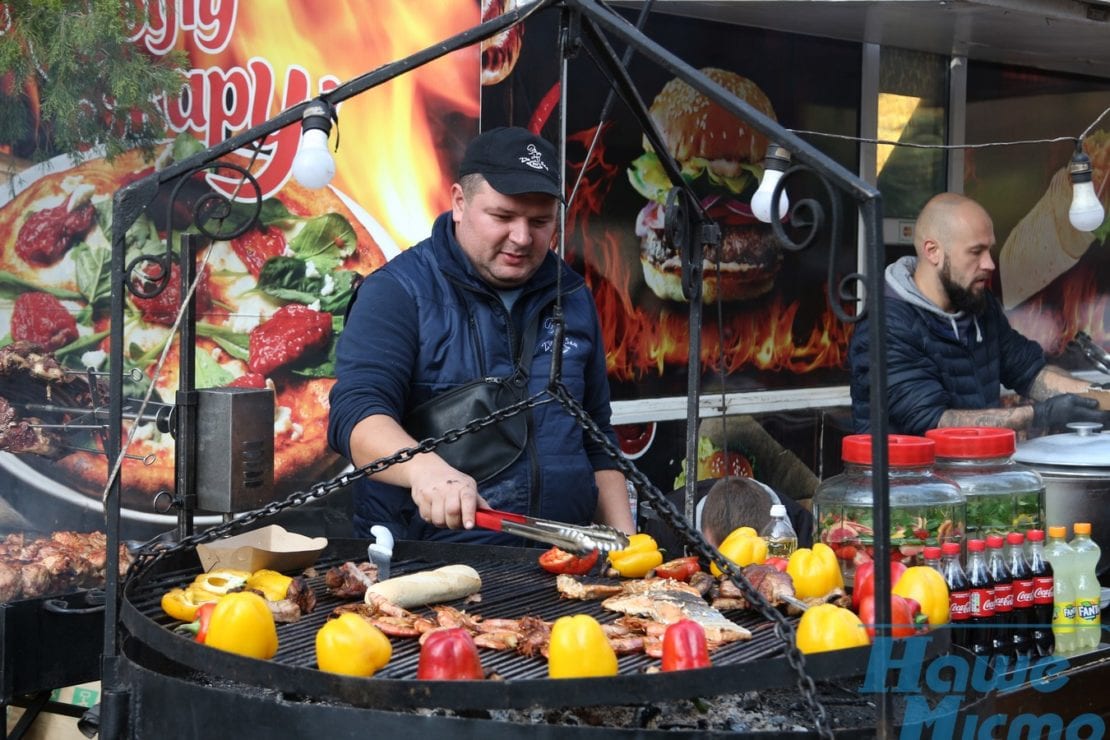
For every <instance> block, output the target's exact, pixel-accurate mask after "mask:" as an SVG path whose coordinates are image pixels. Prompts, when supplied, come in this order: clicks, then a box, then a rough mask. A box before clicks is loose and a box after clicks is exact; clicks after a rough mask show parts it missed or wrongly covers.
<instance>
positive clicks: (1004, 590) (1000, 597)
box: [994, 583, 1033, 612]
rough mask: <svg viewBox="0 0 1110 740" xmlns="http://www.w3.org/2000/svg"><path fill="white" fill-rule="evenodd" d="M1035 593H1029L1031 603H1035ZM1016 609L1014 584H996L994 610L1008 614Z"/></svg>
mask: <svg viewBox="0 0 1110 740" xmlns="http://www.w3.org/2000/svg"><path fill="white" fill-rule="evenodd" d="M1032 599H1033V592H1032V591H1030V592H1029V603H1030V604H1032V603H1033V600H1032ZM1013 608H1014V586H1013V584H1012V583H996V584H995V586H994V610H995V611H996V612H1008V611H1012V610H1013Z"/></svg>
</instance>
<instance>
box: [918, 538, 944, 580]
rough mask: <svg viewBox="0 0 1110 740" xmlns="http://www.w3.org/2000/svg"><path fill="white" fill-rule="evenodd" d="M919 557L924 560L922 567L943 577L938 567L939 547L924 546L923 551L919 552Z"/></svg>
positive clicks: (942, 572)
mask: <svg viewBox="0 0 1110 740" xmlns="http://www.w3.org/2000/svg"><path fill="white" fill-rule="evenodd" d="M921 557H922V558H923V559H924V560H925V562H924V565H926V566H927V567H929V568H932V569H933V570H935V571H936V572H937V573H940V574H941V575H944V571H943V570H942V569H941V567H940V547H938V546H937V545H926V547H925V549H924V550H922V551H921Z"/></svg>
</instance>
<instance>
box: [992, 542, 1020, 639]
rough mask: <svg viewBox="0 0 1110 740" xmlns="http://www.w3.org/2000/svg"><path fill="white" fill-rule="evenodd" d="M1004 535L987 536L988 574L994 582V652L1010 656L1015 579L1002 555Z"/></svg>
mask: <svg viewBox="0 0 1110 740" xmlns="http://www.w3.org/2000/svg"><path fill="white" fill-rule="evenodd" d="M1002 542H1003V540H1002V535H998V534H992V535H988V536H987V573H988V574H989V575H990V577H991V581H993V582H994V621H995V627H994V630H993V631H992V632H991V638H992V643H993V648H992V652H993V653H994V654H995V655H1008V654H1010V653H1011V652H1013V638H1012V637H1011V631H1012V626H1011V622H1012V620H1013V615H1014V577H1013V574H1012V573H1011V572H1010V567H1009V566H1008V565H1007V564H1006V558H1005V557H1004V556H1003V554H1002Z"/></svg>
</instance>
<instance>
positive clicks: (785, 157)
mask: <svg viewBox="0 0 1110 740" xmlns="http://www.w3.org/2000/svg"><path fill="white" fill-rule="evenodd" d="M789 165H790V152H789V150H787V149H785V148H784V147H781V146H779V145H778V144H771V145H770V146H768V147H767V156H766V157H765V158H764V160H763V180H762V181H761V182H760V183H759V188H757V189H756V191H755V194H754V195H752V203H751V206H752V214H753V215H754V216H755V217H756V218H758V219H759V220H760V221H762V222H763V223H765V224H769V223H771V196H772V195H774V193H775V186H777V185H778V183H779V180H781V179H782V176H783V173H784V172H786V168H787V167H788V166H789ZM789 209H790V199H789V198H787V197H786V190H785V189H783V190H782V191H781V192H780V193H779V202H778V214H779V218H780V219H781V218H783V217H784V216H785V215H786V212H787V211H788V210H789Z"/></svg>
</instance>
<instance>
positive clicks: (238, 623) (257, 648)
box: [204, 591, 278, 660]
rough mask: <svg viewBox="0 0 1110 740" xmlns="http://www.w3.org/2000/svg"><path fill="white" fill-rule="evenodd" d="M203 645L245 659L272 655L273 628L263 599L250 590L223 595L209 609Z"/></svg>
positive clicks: (275, 638)
mask: <svg viewBox="0 0 1110 740" xmlns="http://www.w3.org/2000/svg"><path fill="white" fill-rule="evenodd" d="M204 644H205V645H208V646H210V647H214V648H216V649H217V650H224V651H227V652H229V653H235V654H236V655H245V656H246V657H248V658H260V659H262V660H269V659H270V658H272V657H274V654H275V653H277V649H278V636H277V627H276V626H275V625H274V616H273V615H272V614H271V613H270V608H269V607H268V606H266V600H265V599H263V598H262V597H261V596H259V595H258V594H256V593H253V592H251V591H237V592H235V593H231V594H228V595H227V596H224V597H223V598H222V599H220V601H219V603H217V604H216V608H215V609H214V610H213V611H212V618H211V619H210V620H209V622H208V637H207V638H206V639H205V641H204Z"/></svg>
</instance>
